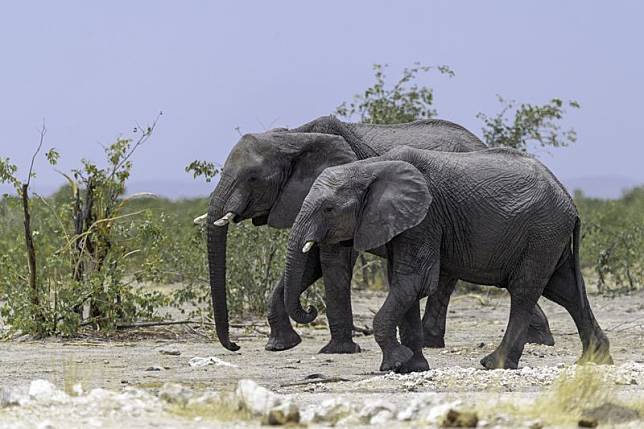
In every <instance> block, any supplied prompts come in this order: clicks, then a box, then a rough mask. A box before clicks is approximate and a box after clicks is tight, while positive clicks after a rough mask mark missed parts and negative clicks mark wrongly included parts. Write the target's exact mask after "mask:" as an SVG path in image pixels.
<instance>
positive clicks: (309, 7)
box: [0, 0, 644, 194]
mask: <svg viewBox="0 0 644 429" xmlns="http://www.w3.org/2000/svg"><path fill="white" fill-rule="evenodd" d="M643 18H644V3H642V2H639V1H617V2H587V1H565V2H562V1H539V2H537V1H532V2H517V1H476V2H475V1H453V0H452V1H325V2H318V3H316V4H313V2H302V1H281V2H273V1H237V2H214V1H172V2H170V1H109V2H100V3H99V2H87V1H56V2H51V1H41V2H35V1H19V2H18V1H15V2H3V3H1V4H0V61H1V62H0V156H9V157H10V158H11V159H12V160H13V161H14V162H16V163H17V164H19V165H20V166H21V167H26V166H27V164H28V159H29V157H30V154H31V152H32V150H33V148H34V147H35V144H36V142H37V133H36V131H35V130H36V128H37V127H38V125H39V124H40V122H41V120H42V119H43V118H45V120H46V122H47V127H48V129H49V133H48V135H47V139H46V143H45V146H46V147H51V146H54V147H56V148H57V149H59V150H60V152H61V153H62V160H61V167H62V168H63V169H68V168H71V167H74V166H77V165H78V160H79V159H80V158H81V157H87V158H91V159H98V158H99V157H100V154H101V151H102V148H101V146H100V144H108V143H110V142H111V141H113V139H114V138H115V137H116V136H118V135H119V134H121V133H127V132H128V131H129V130H131V129H132V128H133V127H134V126H135V124H136V122H139V123H141V124H143V123H145V122H147V121H149V120H151V119H153V118H154V116H155V115H156V113H157V112H158V111H160V110H163V112H164V116H163V117H162V119H161V122H160V124H159V126H158V129H157V133H156V135H155V137H154V139H153V140H152V141H151V142H150V143H149V145H148V147H143V148H142V149H141V151H140V152H139V153H138V155H137V156H136V158H135V165H136V171H135V174H134V178H133V181H134V182H138V183H140V184H141V183H143V184H148V185H149V186H150V187H154V188H155V189H153V190H155V191H159V186H160V185H161V187H162V184H163V183H167V182H176V183H185V184H184V185H183V186H182V189H183V190H184V191H185V193H187V194H191V193H200V192H203V191H204V189H207V187H206V188H204V186H203V185H198V184H194V185H191V184H190V177H189V176H188V175H187V174H186V173H184V171H183V169H184V166H185V165H186V164H187V163H188V162H189V161H191V160H193V159H210V160H213V161H223V160H224V159H225V157H226V155H227V153H228V151H229V150H230V148H231V147H232V146H233V145H234V144H235V143H236V141H237V140H238V137H239V136H238V134H237V132H236V131H235V129H234V128H235V127H237V126H239V127H240V129H241V130H242V132H253V131H262V130H263V129H264V128H265V127H270V126H296V125H299V124H301V123H304V122H306V121H308V120H310V119H313V118H315V117H317V116H320V115H325V114H329V113H331V112H333V111H334V109H335V107H336V106H337V105H338V104H339V103H340V102H341V101H343V100H347V99H350V97H351V96H352V95H353V94H354V93H356V92H359V91H361V90H362V89H364V88H365V87H366V86H367V85H369V84H370V83H371V81H372V71H371V65H372V64H373V63H376V62H378V63H388V64H390V66H391V67H390V69H391V70H390V74H391V76H392V77H394V76H395V75H396V74H397V73H398V71H399V70H400V69H401V68H402V67H404V66H407V65H410V64H412V63H413V62H414V61H420V62H422V63H424V64H430V65H431V64H447V65H449V66H451V67H452V68H453V69H454V70H455V72H456V77H455V78H453V79H447V78H442V77H437V76H435V75H434V76H430V77H429V80H428V82H431V84H432V86H434V87H435V88H436V107H437V109H438V111H439V116H440V117H442V118H445V119H449V120H452V121H455V122H458V123H460V124H463V125H465V126H466V127H468V128H469V129H470V130H472V131H473V132H475V133H477V134H479V135H480V122H479V121H478V120H477V119H476V118H475V115H476V113H477V112H479V111H482V112H486V113H494V112H496V111H497V110H498V105H497V102H496V97H495V96H496V94H501V95H503V96H505V97H508V98H514V99H517V100H520V101H526V102H531V103H542V102H545V101H547V100H548V99H550V98H551V97H553V96H557V97H562V98H574V99H577V100H578V101H579V102H580V103H581V105H582V109H581V110H580V111H577V112H571V114H570V115H569V116H568V118H567V121H566V124H567V125H569V126H570V125H572V126H574V127H575V128H576V130H577V132H578V135H579V141H578V143H577V144H576V145H575V146H574V147H571V148H568V149H563V150H557V151H555V152H553V154H552V156H549V155H543V156H542V157H541V158H542V160H543V161H544V162H546V164H548V165H549V166H550V167H551V168H552V169H553V170H554V172H555V173H556V174H557V175H559V176H560V177H561V178H562V179H564V181H567V180H568V181H570V180H572V179H574V178H579V177H582V178H589V177H598V176H609V178H607V179H606V180H618V181H619V180H624V181H626V182H644V170H643V169H642V168H641V164H642V159H644V148H643V146H642V143H643V142H642V135H643V134H644V121H643V120H642V107H641V105H642V101H643V100H644V84H643V83H642V76H644V56H643V55H642V49H643V47H642V42H644V26H642V25H641V22H642V19H643ZM37 169H38V172H39V178H38V180H37V183H38V184H39V185H40V186H43V187H46V186H54V185H56V184H58V183H60V182H61V179H60V176H58V175H57V173H55V172H53V171H52V170H51V169H50V168H49V167H48V166H47V165H46V163H45V162H44V160H43V158H41V161H40V162H39V163H38V164H37ZM23 171H24V170H23ZM600 182H601V180H600Z"/></svg>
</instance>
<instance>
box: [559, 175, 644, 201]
mask: <svg viewBox="0 0 644 429" xmlns="http://www.w3.org/2000/svg"><path fill="white" fill-rule="evenodd" d="M562 182H563V183H564V185H565V186H566V188H568V190H569V191H570V192H571V193H572V192H574V191H575V190H576V189H579V190H581V191H582V192H583V193H584V194H585V195H587V196H589V197H594V198H608V199H614V198H619V197H621V196H622V193H623V192H624V191H625V190H628V189H631V188H634V187H635V186H639V185H644V182H642V181H637V180H635V179H633V178H630V177H622V176H583V177H573V178H564V179H562Z"/></svg>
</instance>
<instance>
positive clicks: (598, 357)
mask: <svg viewBox="0 0 644 429" xmlns="http://www.w3.org/2000/svg"><path fill="white" fill-rule="evenodd" d="M587 363H594V364H596V365H613V363H614V362H613V358H612V356H611V355H610V352H609V346H608V341H606V343H602V344H600V345H597V346H595V347H592V348H589V349H588V350H586V351H585V352H584V353H583V354H582V355H581V357H580V358H579V359H578V360H577V362H576V364H577V365H584V364H587Z"/></svg>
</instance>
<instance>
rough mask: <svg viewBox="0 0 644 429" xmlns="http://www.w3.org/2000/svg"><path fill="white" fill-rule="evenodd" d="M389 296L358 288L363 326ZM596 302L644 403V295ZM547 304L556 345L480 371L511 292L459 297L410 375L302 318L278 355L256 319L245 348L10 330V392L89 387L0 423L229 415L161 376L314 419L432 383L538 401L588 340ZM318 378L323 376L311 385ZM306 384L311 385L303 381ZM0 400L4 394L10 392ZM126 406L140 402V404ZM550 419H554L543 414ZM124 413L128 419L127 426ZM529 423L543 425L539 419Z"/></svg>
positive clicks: (395, 401) (194, 338)
mask: <svg viewBox="0 0 644 429" xmlns="http://www.w3.org/2000/svg"><path fill="white" fill-rule="evenodd" d="M383 298H384V295H383V294H377V293H364V292H363V293H356V294H355V296H354V312H355V313H356V324H357V325H371V320H372V316H373V311H374V310H376V309H377V308H378V307H379V305H380V303H381V302H382V300H383ZM591 304H592V306H593V309H594V311H595V314H596V315H597V318H598V320H599V321H600V324H601V325H602V327H603V328H604V329H605V330H606V332H607V334H608V336H609V339H610V341H611V348H612V354H613V357H614V359H615V366H614V367H611V368H610V369H607V370H604V369H600V373H603V374H608V376H609V379H608V383H609V384H610V390H611V392H610V395H613V396H612V397H613V399H614V400H622V401H624V400H625V401H630V402H633V401H641V403H643V404H644V388H643V387H642V386H643V385H644V355H643V353H642V352H643V351H644V347H643V344H644V294H637V295H633V296H620V297H617V298H612V299H611V298H605V297H599V296H593V297H591ZM542 305H543V308H544V311H545V312H546V314H547V315H548V317H549V318H550V324H551V329H552V332H553V334H554V337H555V341H556V342H557V344H556V345H555V346H554V347H546V346H535V345H528V346H527V347H526V350H525V352H524V355H523V358H522V360H521V363H520V365H521V368H520V369H519V370H517V371H485V370H483V369H482V367H481V366H480V364H479V360H480V358H481V357H483V356H485V355H486V354H487V353H489V352H490V351H492V350H493V349H494V347H495V346H496V345H497V344H498V342H499V341H500V339H501V337H502V335H503V330H504V328H505V324H506V321H507V312H508V308H509V301H508V299H507V297H505V296H492V297H482V296H475V295H460V296H455V297H454V299H453V302H452V305H451V307H450V313H449V316H448V327H447V336H446V345H447V346H446V348H445V349H442V350H440V349H438V350H437V349H426V350H425V355H426V357H427V359H428V361H429V363H430V366H431V368H432V370H431V371H429V372H427V373H422V374H415V375H406V376H399V375H394V374H388V375H383V374H381V373H379V372H377V369H378V366H379V363H380V351H379V349H378V347H377V346H376V344H375V342H374V340H373V336H359V337H357V338H356V341H357V342H358V343H359V344H360V346H361V347H362V349H363V352H362V353H360V354H357V355H320V354H317V351H318V350H319V349H320V348H321V347H322V346H323V345H324V344H325V343H326V341H327V339H328V332H327V330H326V328H325V327H324V326H323V325H319V326H316V327H312V328H311V327H306V328H305V327H298V330H299V331H300V332H301V334H302V337H303V342H302V344H300V345H299V346H298V347H296V348H295V349H293V350H289V351H284V352H279V353H271V352H266V351H264V343H265V334H266V332H267V327H266V325H264V324H263V323H262V322H261V321H258V322H257V326H252V327H248V328H245V329H236V330H234V331H233V338H235V339H236V342H237V343H238V344H239V345H240V346H241V350H240V352H238V353H231V352H227V351H225V350H224V349H223V348H222V347H221V346H220V345H219V344H217V343H215V342H212V341H211V340H209V339H208V338H206V337H203V336H201V335H199V334H198V333H199V331H198V330H197V331H191V330H188V329H186V327H183V326H178V327H163V328H154V329H146V330H137V331H129V332H128V333H127V334H118V335H115V336H112V337H111V338H109V339H104V338H98V337H96V336H95V335H94V336H89V337H87V338H82V339H74V340H61V339H47V340H43V341H33V340H28V339H24V338H19V339H14V340H11V341H7V342H4V343H3V344H2V348H1V351H0V359H1V361H2V366H0V385H1V386H3V388H4V389H5V392H3V396H4V397H6V396H7V393H6V392H7V391H9V390H11V389H13V391H16V392H22V394H25V395H26V391H27V389H29V385H30V383H31V382H32V380H35V379H44V380H48V381H50V382H51V383H53V384H54V385H55V386H56V387H57V388H58V389H61V390H62V391H65V392H67V393H70V394H72V393H73V392H74V387H73V386H75V385H77V384H80V385H81V386H82V389H83V391H84V392H85V393H83V394H81V396H80V397H78V398H75V399H74V398H63V399H61V400H60V401H58V402H56V401H54V402H53V403H52V402H51V401H49V399H47V398H45V399H44V400H43V401H37V400H33V401H31V402H29V401H27V402H28V403H25V404H23V405H9V406H5V407H4V408H2V409H0V427H42V428H45V427H92V426H94V427H116V426H122V427H142V428H143V427H221V425H222V424H223V423H222V422H220V421H218V420H216V418H215V417H213V416H209V415H207V413H204V415H203V416H200V415H199V413H198V412H197V413H185V414H186V415H184V413H181V412H177V410H176V409H174V408H172V409H168V406H167V405H168V404H167V403H165V402H164V401H161V400H159V399H158V397H157V395H158V391H159V389H160V388H161V386H162V385H163V384H164V383H166V382H174V383H181V384H183V385H185V386H186V387H188V388H190V389H192V390H193V391H194V392H200V393H202V392H210V391H219V392H232V391H233V390H234V388H235V386H236V384H237V382H238V381H239V380H240V379H245V378H250V379H252V380H255V381H256V382H257V383H259V384H260V385H262V386H265V387H267V388H269V389H271V390H272V391H274V392H277V393H280V394H290V395H293V398H294V400H295V401H296V402H297V404H298V406H299V407H300V411H301V413H302V415H303V416H304V417H306V416H307V413H308V415H309V417H308V418H309V419H310V414H311V413H312V412H314V410H315V407H320V404H322V403H323V401H325V400H328V399H330V398H341V399H339V400H340V401H345V402H351V403H358V404H363V405H364V403H365V401H366V402H367V403H369V401H371V402H373V401H384V402H386V403H387V404H390V405H391V407H393V408H395V410H397V411H396V412H398V411H400V410H403V409H404V408H405V407H408V406H409V405H410V404H411V403H412V402H413V401H414V400H419V398H426V397H427V395H428V393H431V392H437V393H436V394H432V397H431V399H430V400H427V401H429V402H427V403H428V404H430V403H431V404H439V403H442V402H446V401H453V400H461V401H462V403H463V406H464V407H469V408H481V407H483V408H484V407H485V406H487V405H486V404H488V405H489V404H492V403H494V402H495V401H498V400H503V401H509V402H512V403H515V404H519V403H523V402H526V403H531V402H533V401H534V399H535V398H537V397H539V396H540V395H542V396H543V395H544V394H543V393H542V392H544V391H548V390H549V389H551V388H552V387H551V385H552V383H553V380H555V379H556V378H557V376H558V375H559V373H560V372H561V371H572V369H571V368H570V367H571V366H572V365H573V364H574V362H575V360H576V358H577V357H578V356H579V354H580V348H581V346H580V342H579V338H578V336H577V333H576V330H575V327H574V325H573V323H572V320H571V319H570V317H569V316H568V315H567V313H566V312H565V310H563V309H562V308H561V307H558V306H557V305H555V304H552V303H550V302H547V301H545V302H542ZM162 352H163V353H167V352H171V353H175V355H168V354H163V353H162ZM176 353H180V354H179V355H176ZM210 356H213V357H217V358H219V359H222V360H224V361H225V362H227V363H230V364H232V365H234V366H216V365H207V366H204V367H199V368H193V367H192V366H190V365H189V361H190V359H192V358H194V357H210ZM307 377H308V378H307ZM312 377H313V378H315V377H318V379H319V377H323V378H326V380H322V381H324V382H323V383H307V381H311V379H312ZM339 379H342V380H344V381H339ZM302 382H305V383H307V384H298V383H302ZM94 388H102V389H108V390H109V391H110V394H111V395H112V396H110V397H109V398H107V399H106V398H102V399H101V395H100V394H99V393H100V391H99V393H96V392H94V394H93V395H94V396H91V394H88V393H87V392H90V391H91V389H94ZM76 389H78V386H77V387H76ZM613 390H614V392H613ZM77 393H78V392H77ZM105 394H106V395H107V393H105ZM48 395H50V396H51V394H48ZM118 395H120V396H118ZM90 396H91V397H90ZM117 396H118V397H117ZM32 399H33V398H32ZM92 401H95V402H92ZM110 401H112V402H114V404H112V405H109V407H108V410H107V411H105V410H103V409H101V408H100V406H99V405H97V403H111V402H110ZM119 401H120V402H119ZM9 402H10V401H9ZM3 403H7V400H6V399H3ZM119 404H120V405H119ZM124 404H130V405H131V404H138V405H137V406H138V408H137V406H134V405H132V407H129V408H128V406H125V405H124ZM427 406H428V407H429V406H430V405H427ZM96 407H99V408H96ZM479 414H480V420H482V421H480V422H479V426H482V425H487V426H489V427H493V426H494V425H501V426H504V427H514V425H516V424H517V423H516V422H508V421H507V417H504V415H503V413H502V412H500V415H501V417H499V418H498V419H496V420H494V419H493V418H492V417H493V415H494V413H491V414H489V415H486V413H484V412H481V411H479ZM490 416H492V417H490ZM543 418H544V420H546V422H547V420H548V416H543ZM233 419H234V417H233ZM526 419H527V417H526ZM367 420H368V419H367ZM527 420H529V419H527ZM124 422H126V423H127V426H123V424H124ZM378 422H379V420H377V419H375V420H373V421H372V423H378ZM317 424H318V423H309V425H310V426H314V425H317ZM320 424H321V423H320ZM382 424H385V423H382ZM521 424H523V423H521ZM525 424H526V425H528V426H529V425H530V424H533V425H535V426H534V427H538V425H539V424H540V423H539V422H538V421H537V422H530V421H527V423H525ZM640 424H644V423H643V422H642V421H639V422H631V423H627V424H626V425H627V426H628V427H640V426H639V425H640ZM48 425H49V426H48ZM226 425H231V426H238V425H242V426H256V425H259V420H258V419H250V420H245V421H244V422H241V423H233V422H230V421H229V422H227V423H226ZM413 425H414V424H413V423H409V422H405V421H399V420H395V419H394V421H392V422H389V423H386V426H389V427H395V426H403V427H410V426H413ZM629 425H630V426H629ZM528 426H526V427H528ZM574 426H576V425H573V426H572V427H574Z"/></svg>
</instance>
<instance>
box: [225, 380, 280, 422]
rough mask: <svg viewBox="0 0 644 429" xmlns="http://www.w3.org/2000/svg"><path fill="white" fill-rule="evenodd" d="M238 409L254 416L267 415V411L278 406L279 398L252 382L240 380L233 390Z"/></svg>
mask: <svg viewBox="0 0 644 429" xmlns="http://www.w3.org/2000/svg"><path fill="white" fill-rule="evenodd" d="M235 397H236V398H237V401H238V404H239V406H240V408H243V409H246V410H248V411H250V412H251V413H252V414H255V415H260V416H261V415H267V414H268V411H269V410H270V409H272V408H274V407H277V406H278V405H280V403H281V401H280V397H279V396H278V395H277V394H276V393H273V392H271V391H270V390H268V389H266V388H265V387H262V386H260V385H258V384H257V383H255V382H254V381H253V380H248V379H245V380H240V381H239V383H238V384H237V389H235Z"/></svg>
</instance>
